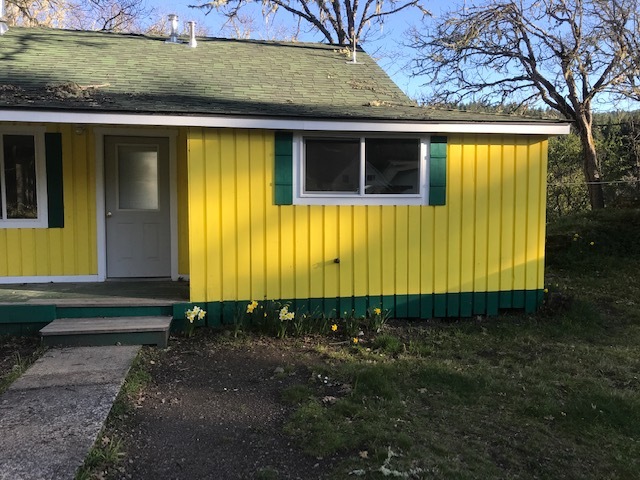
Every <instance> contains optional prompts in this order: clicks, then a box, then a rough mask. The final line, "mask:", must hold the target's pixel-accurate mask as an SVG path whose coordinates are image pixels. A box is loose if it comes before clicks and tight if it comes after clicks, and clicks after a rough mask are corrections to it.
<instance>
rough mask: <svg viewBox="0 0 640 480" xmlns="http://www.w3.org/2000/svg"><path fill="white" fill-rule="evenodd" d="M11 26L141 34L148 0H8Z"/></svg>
mask: <svg viewBox="0 0 640 480" xmlns="http://www.w3.org/2000/svg"><path fill="white" fill-rule="evenodd" d="M5 1H6V2H7V18H8V21H9V24H10V25H24V26H47V27H57V28H76V29H83V30H101V31H138V30H139V29H140V25H139V20H140V19H141V18H142V17H146V16H147V15H148V14H149V13H150V10H149V9H148V8H147V7H146V6H145V1H144V0H86V1H82V0H5Z"/></svg>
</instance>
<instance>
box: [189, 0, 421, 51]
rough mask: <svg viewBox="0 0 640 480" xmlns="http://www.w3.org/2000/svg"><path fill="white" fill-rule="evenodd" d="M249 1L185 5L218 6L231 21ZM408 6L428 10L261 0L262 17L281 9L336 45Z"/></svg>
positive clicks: (405, 0)
mask: <svg viewBox="0 0 640 480" xmlns="http://www.w3.org/2000/svg"><path fill="white" fill-rule="evenodd" d="M251 3H252V2H251V0H214V1H210V2H205V3H199V4H196V5H189V6H190V7H192V8H200V9H203V10H205V11H206V12H207V13H209V12H211V11H212V10H214V9H215V10H218V11H220V12H221V13H222V14H224V15H225V16H226V17H227V19H229V20H232V21H233V20H234V19H236V18H238V17H239V15H240V13H241V12H242V10H244V8H245V7H246V6H248V5H250V4H251ZM408 8H414V9H418V10H419V11H420V12H422V13H423V14H428V12H427V10H425V9H424V8H423V7H422V5H421V1H420V0H364V1H363V2H360V1H359V0H329V1H320V0H262V14H263V16H264V17H266V18H268V17H269V16H270V15H273V14H275V13H276V12H278V11H279V10H280V9H282V10H285V11H286V12H289V13H290V14H291V15H293V16H294V17H295V18H297V19H298V20H302V21H303V22H305V23H307V24H308V25H309V26H311V28H313V29H314V30H317V31H318V32H320V33H321V34H322V35H323V36H324V38H325V40H326V41H327V42H329V43H338V44H340V45H346V44H349V43H351V42H353V41H354V40H355V41H357V42H362V41H363V40H364V38H365V36H366V33H367V31H368V28H369V27H370V26H371V25H374V24H379V23H382V22H384V19H385V18H386V17H388V16H389V15H393V14H395V13H398V12H400V11H402V10H405V9H408Z"/></svg>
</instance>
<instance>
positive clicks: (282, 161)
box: [273, 132, 293, 205]
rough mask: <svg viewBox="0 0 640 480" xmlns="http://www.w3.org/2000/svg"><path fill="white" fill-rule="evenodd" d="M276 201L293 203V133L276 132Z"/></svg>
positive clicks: (277, 203)
mask: <svg viewBox="0 0 640 480" xmlns="http://www.w3.org/2000/svg"><path fill="white" fill-rule="evenodd" d="M273 178H274V189H273V190H274V194H273V197H274V203H275V204H276V205H293V134H292V133H291V132H276V134H275V159H274V175H273Z"/></svg>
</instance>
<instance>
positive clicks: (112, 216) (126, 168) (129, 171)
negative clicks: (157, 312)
mask: <svg viewBox="0 0 640 480" xmlns="http://www.w3.org/2000/svg"><path fill="white" fill-rule="evenodd" d="M104 145H105V156H104V158H105V211H106V215H107V218H106V233H107V277H109V278H121V277H170V276H171V222H170V212H169V208H170V194H169V139H167V138H151V137H121V136H118V137H116V136H106V137H105V138H104Z"/></svg>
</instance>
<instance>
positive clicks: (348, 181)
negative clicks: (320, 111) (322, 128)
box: [304, 138, 360, 193]
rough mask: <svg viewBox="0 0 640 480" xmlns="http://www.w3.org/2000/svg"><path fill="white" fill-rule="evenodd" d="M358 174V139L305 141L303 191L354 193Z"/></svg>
mask: <svg viewBox="0 0 640 480" xmlns="http://www.w3.org/2000/svg"><path fill="white" fill-rule="evenodd" d="M359 176H360V140H359V139H321V138H314V139H307V140H306V141H305V179H304V191H305V192H352V193H357V192H358V188H359V185H360V179H359Z"/></svg>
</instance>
